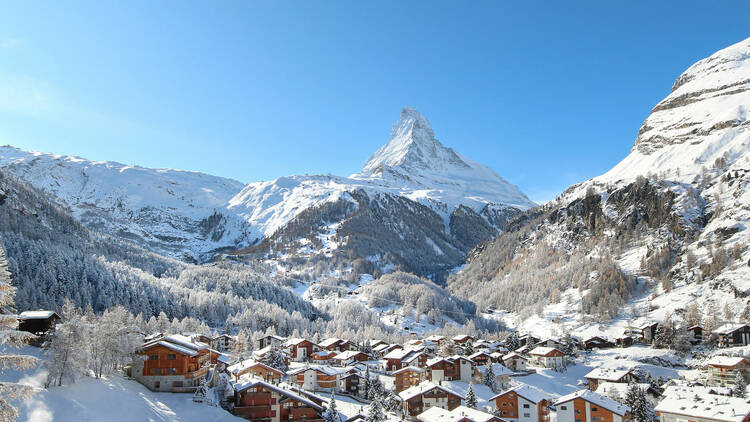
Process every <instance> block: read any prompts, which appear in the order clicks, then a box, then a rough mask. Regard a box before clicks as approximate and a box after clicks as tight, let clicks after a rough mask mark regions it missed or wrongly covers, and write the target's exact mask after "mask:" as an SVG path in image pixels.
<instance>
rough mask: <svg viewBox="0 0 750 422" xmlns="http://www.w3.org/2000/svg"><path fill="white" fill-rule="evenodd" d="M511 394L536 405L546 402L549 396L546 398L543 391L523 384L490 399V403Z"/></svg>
mask: <svg viewBox="0 0 750 422" xmlns="http://www.w3.org/2000/svg"><path fill="white" fill-rule="evenodd" d="M510 392H514V393H516V394H518V395H519V396H521V397H523V398H525V399H526V400H528V401H530V402H532V403H534V404H536V403H539V402H540V401H542V400H545V399H546V398H547V396H545V395H544V392H542V391H541V390H539V389H537V388H535V387H532V386H530V385H526V384H521V385H519V386H517V387H513V388H511V389H508V390H505V391H503V392H501V393H500V394H496V395H494V396H492V397H490V401H492V400H495V399H496V398H498V397H500V396H504V395H506V394H508V393H510Z"/></svg>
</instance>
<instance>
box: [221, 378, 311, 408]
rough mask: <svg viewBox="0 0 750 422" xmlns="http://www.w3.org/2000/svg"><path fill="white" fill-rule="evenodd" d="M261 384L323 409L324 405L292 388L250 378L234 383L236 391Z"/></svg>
mask: <svg viewBox="0 0 750 422" xmlns="http://www.w3.org/2000/svg"><path fill="white" fill-rule="evenodd" d="M259 385H260V386H263V387H264V388H266V389H268V390H271V391H275V392H277V393H279V394H281V395H283V396H287V397H289V398H292V399H294V400H297V401H300V402H302V403H305V404H306V405H308V406H310V407H312V408H314V409H316V410H318V411H320V410H323V407H322V406H320V405H319V404H317V403H315V402H314V401H312V400H310V399H308V398H307V397H304V396H302V395H301V394H297V393H296V392H294V391H292V390H288V389H286V388H281V387H279V386H276V385H272V384H269V383H267V382H265V381H258V380H249V381H244V382H241V383H235V384H234V391H238V392H239V391H244V390H247V389H248V388H252V387H256V386H259Z"/></svg>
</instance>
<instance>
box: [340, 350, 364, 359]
mask: <svg viewBox="0 0 750 422" xmlns="http://www.w3.org/2000/svg"><path fill="white" fill-rule="evenodd" d="M359 354H364V352H360V351H359V350H347V351H346V352H341V353H339V354H337V355H336V356H334V357H333V358H334V359H336V360H347V359H351V358H353V357H355V356H357V355H359Z"/></svg>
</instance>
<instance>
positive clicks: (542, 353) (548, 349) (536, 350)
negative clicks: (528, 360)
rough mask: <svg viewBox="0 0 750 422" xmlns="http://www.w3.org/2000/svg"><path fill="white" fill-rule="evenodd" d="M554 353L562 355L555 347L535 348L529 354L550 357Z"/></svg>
mask: <svg viewBox="0 0 750 422" xmlns="http://www.w3.org/2000/svg"><path fill="white" fill-rule="evenodd" d="M552 352H558V353H562V352H561V351H559V350H558V349H557V348H555V347H546V346H539V347H535V348H534V350H532V351H530V352H529V354H530V355H536V356H548V355H549V354H550V353H552Z"/></svg>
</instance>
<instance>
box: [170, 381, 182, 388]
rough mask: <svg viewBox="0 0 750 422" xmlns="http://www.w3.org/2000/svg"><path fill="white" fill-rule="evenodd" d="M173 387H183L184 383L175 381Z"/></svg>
mask: <svg viewBox="0 0 750 422" xmlns="http://www.w3.org/2000/svg"><path fill="white" fill-rule="evenodd" d="M172 387H182V381H173V382H172Z"/></svg>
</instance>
